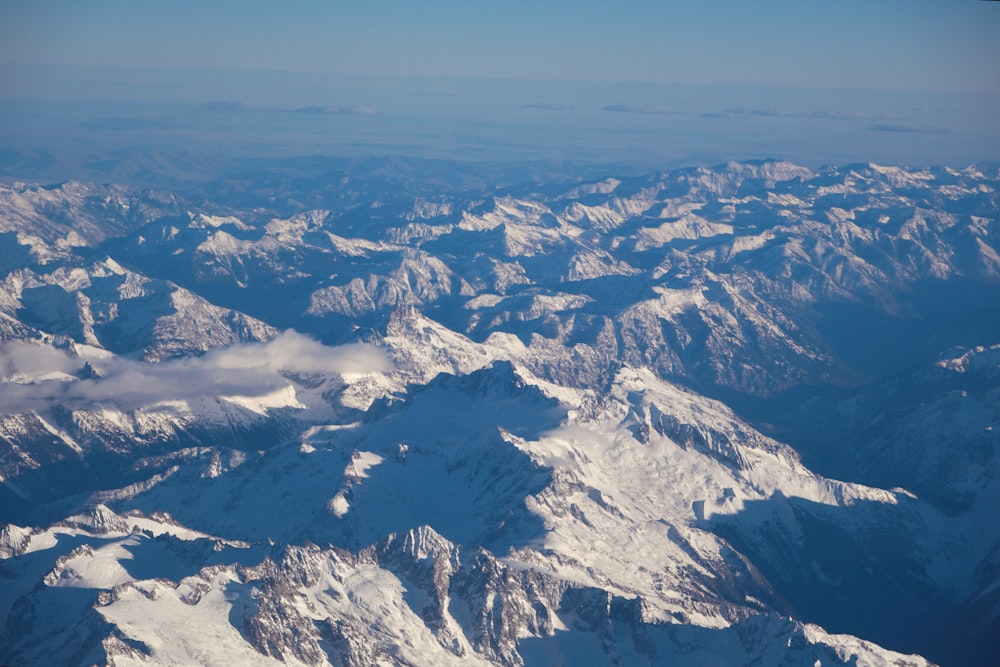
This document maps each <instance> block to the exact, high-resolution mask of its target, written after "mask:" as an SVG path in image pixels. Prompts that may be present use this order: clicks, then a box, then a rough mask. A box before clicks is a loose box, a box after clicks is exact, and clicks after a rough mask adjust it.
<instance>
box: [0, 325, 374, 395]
mask: <svg viewBox="0 0 1000 667" xmlns="http://www.w3.org/2000/svg"><path fill="white" fill-rule="evenodd" d="M86 361H90V362H91V363H92V364H93V365H94V366H95V368H97V370H98V372H99V373H100V374H101V377H100V378H98V379H84V380H74V381H71V382H65V381H62V382H60V381H56V380H54V379H49V378H54V377H62V378H63V379H66V374H69V375H73V374H75V373H76V372H77V371H79V370H80V369H81V368H82V367H83V364H84V363H85V362H86ZM388 368H389V361H388V357H387V355H386V354H385V353H384V352H382V351H381V350H379V349H377V348H375V347H372V346H371V345H362V344H356V345H344V346H340V347H327V346H325V345H322V344H320V343H318V342H316V341H314V340H313V339H311V338H309V337H307V336H304V335H302V334H299V333H296V332H294V331H286V332H285V333H283V334H281V335H280V336H278V337H277V338H275V339H274V340H272V341H270V342H267V343H250V344H246V345H234V346H232V347H228V348H224V349H220V350H214V351H212V352H209V353H207V354H205V355H204V356H200V357H191V358H187V359H179V360H173V361H166V362H163V363H159V364H149V363H144V362H141V361H135V360H132V359H126V358H123V357H96V356H95V357H91V356H88V355H85V354H84V355H81V356H74V355H71V354H69V353H67V352H64V351H62V350H58V349H56V348H53V347H51V346H46V345H38V344H34V343H28V342H22V341H14V342H9V343H5V344H4V345H2V346H0V372H2V374H3V377H4V381H3V382H0V413H3V414H13V413H17V412H26V411H30V410H41V409H45V408H48V407H51V406H53V405H57V404H67V405H70V406H77V405H81V404H82V405H85V404H88V403H95V402H96V403H112V404H114V405H115V406H117V407H120V408H126V409H128V408H137V407H141V406H144V405H151V404H155V403H159V402H162V401H177V400H189V399H195V398H201V397H215V396H227V395H240V396H263V395H265V394H268V393H270V392H272V391H274V390H275V389H278V388H280V387H282V386H285V385H287V384H288V383H289V380H288V379H286V378H285V377H283V376H282V372H292V373H320V374H324V375H340V374H344V373H352V374H353V373H367V372H373V371H384V370H387V369H388Z"/></svg>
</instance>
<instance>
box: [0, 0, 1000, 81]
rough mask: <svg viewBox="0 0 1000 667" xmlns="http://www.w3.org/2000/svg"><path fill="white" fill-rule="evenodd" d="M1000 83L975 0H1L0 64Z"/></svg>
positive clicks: (988, 15)
mask: <svg viewBox="0 0 1000 667" xmlns="http://www.w3.org/2000/svg"><path fill="white" fill-rule="evenodd" d="M15 63H16V64H31V65H77V66H79V65H82V66H101V67H112V68H115V67H155V68H199V69H239V70H258V69H268V70H287V71H295V72H312V73H338V74H387V75H400V76H408V77H409V76H419V77H468V78H513V79H525V78H526V79H551V80H561V79H566V80H602V81H656V82H679V83H711V84H750V85H761V84H763V85H781V86H808V87H818V88H862V89H890V90H921V91H967V92H993V93H997V92H1000V74H998V69H997V66H998V64H1000V3H997V2H983V1H981V0H936V1H935V0H822V1H820V0H794V1H793V0H775V1H771V2H755V1H748V0H741V1H738V2H737V1H733V0H707V1H702V2H693V1H691V2H669V1H665V0H660V1H653V0H624V1H620V2H617V3H610V2H597V1H594V0H575V1H572V2H571V1H567V0H548V1H546V2H540V1H537V0H536V1H534V2H532V1H527V0H507V1H505V2H502V3H499V2H493V3H488V2H480V1H477V0H428V1H423V2H421V1H419V0H367V1H365V2H361V1H357V2H341V1H336V0H333V1H330V0H327V1H324V2H305V1H300V2H282V3H277V2H271V1H261V0H241V1H239V2H235V1H231V0H215V1H212V2H204V1H202V2H191V1H188V0H174V1H171V2H145V1H138V0H128V1H123V0H95V1H92V2H82V1H80V0H72V1H70V0H34V1H32V2H16V1H12V0H0V64H15Z"/></svg>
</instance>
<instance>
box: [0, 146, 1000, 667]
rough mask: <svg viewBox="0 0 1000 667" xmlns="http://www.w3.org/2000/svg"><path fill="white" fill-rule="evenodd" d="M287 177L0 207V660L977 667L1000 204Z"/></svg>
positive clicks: (611, 183)
mask: <svg viewBox="0 0 1000 667" xmlns="http://www.w3.org/2000/svg"><path fill="white" fill-rule="evenodd" d="M290 164H291V163H289V164H286V166H285V168H282V169H275V168H274V167H273V165H272V166H270V167H267V168H263V167H260V168H256V169H255V168H252V167H247V169H246V171H245V173H243V174H242V175H241V176H239V177H236V176H234V177H227V178H225V179H221V180H211V181H210V180H206V181H203V182H199V183H197V184H190V185H188V186H186V187H184V188H177V189H150V188H143V187H137V186H126V185H98V184H93V183H84V182H72V181H71V182H65V183H61V184H58V185H40V184H35V183H22V182H17V183H10V184H7V185H3V186H0V340H2V343H0V375H2V380H3V381H2V382H0V413H2V414H0V481H2V485H0V524H4V525H3V527H2V528H0V664H12V665H43V664H44V665H49V664H67V665H71V664H116V665H126V664H127V665H131V664H163V665H175V664H223V663H225V664H247V665H251V664H260V665H270V664H280V663H283V664H309V665H336V666H338V667H340V666H343V665H357V666H362V665H383V664H384V665H428V664H434V665H447V664H470V665H477V664H483V665H504V666H510V667H513V666H520V665H559V664H565V665H661V664H662V665H667V664H670V665H674V664H678V665H714V664H717V665H734V664H759V665H772V664H795V665H813V664H823V665H827V664H859V665H922V664H928V661H931V662H934V663H940V664H944V665H977V664H978V665H988V664H992V661H993V658H994V656H995V655H996V653H997V651H998V650H1000V640H998V638H1000V521H997V514H996V508H997V507H998V504H997V503H998V501H1000V474H998V473H1000V459H998V452H1000V435H998V434H1000V226H998V216H1000V195H998V190H1000V169H997V168H996V167H995V166H994V167H985V166H983V167H978V168H977V167H968V168H964V169H951V168H947V167H935V168H927V169H909V168H899V167H886V166H879V165H875V164H853V165H846V166H840V167H826V168H823V169H820V170H812V169H808V168H805V167H801V166H797V165H794V164H790V163H786V162H779V161H759V162H744V163H729V164H725V165H720V166H718V167H714V168H692V169H683V170H676V171H669V172H663V173H655V174H648V175H643V176H621V175H619V176H617V177H616V176H609V175H601V176H598V177H594V178H590V177H588V178H583V179H581V178H578V179H573V180H570V179H569V178H568V177H567V178H562V177H559V178H557V177H554V176H553V174H558V173H560V172H559V171H558V169H556V168H555V167H553V165H548V166H547V167H545V168H544V169H542V168H541V167H539V168H538V170H537V171H535V172H531V168H530V167H529V168H528V171H527V172H525V171H517V170H514V169H513V168H511V169H510V170H508V171H506V172H503V171H499V172H498V171H495V170H494V171H491V170H490V169H487V168H486V167H481V168H473V167H470V166H468V165H450V164H449V163H445V162H429V161H427V162H425V161H420V160H415V159H385V160H374V159H372V160H346V161H341V162H340V163H337V164H331V163H326V162H322V161H317V162H316V164H311V165H309V164H306V163H304V162H299V163H296V165H297V166H296V167H295V168H292V167H291V166H289V165H290ZM536 167H538V165H536ZM477 169H478V171H477ZM553 169H555V171H553ZM532 174H534V175H532ZM543 175H545V177H543ZM489 183H493V185H488V184H489ZM2 619H5V620H2ZM920 656H923V657H920Z"/></svg>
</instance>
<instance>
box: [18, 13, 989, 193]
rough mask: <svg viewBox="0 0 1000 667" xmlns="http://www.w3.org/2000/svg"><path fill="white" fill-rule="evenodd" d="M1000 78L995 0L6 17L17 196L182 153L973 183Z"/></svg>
mask: <svg viewBox="0 0 1000 667" xmlns="http://www.w3.org/2000/svg"><path fill="white" fill-rule="evenodd" d="M998 63H1000V2H992V1H984V0H823V1H819V0H770V1H749V0H740V1H738V2H737V1H734V0H704V1H701V2H694V1H688V2H677V1H673V2H671V1H668V0H655V1H654V0H620V1H619V2H616V3H610V2H606V1H600V2H599V1H597V0H574V1H572V2H570V1H568V0H546V1H541V0H532V1H529V0H507V1H505V2H502V3H500V2H485V1H483V0H422V1H421V0H366V1H364V2H361V1H352V2H346V1H341V0H324V1H323V2H318V1H314V0H299V1H297V2H296V1H293V0H289V1H286V2H281V3H278V2H273V1H271V0H267V1H264V0H240V1H234V0H213V1H212V2H205V1H203V0H202V1H198V2H193V1H191V0H171V1H170V2H154V1H151V0H127V1H126V0H87V1H84V0H33V1H32V2H22V1H12V0H0V178H13V179H17V178H28V179H46V180H61V179H66V178H85V179H100V180H104V179H111V178H114V179H118V178H126V177H130V176H129V174H135V173H136V172H135V170H136V169H137V168H138V167H135V164H133V166H132V167H129V168H128V169H125V170H124V171H123V170H122V169H121V168H119V167H117V166H115V165H121V164H122V163H123V160H124V158H125V157H126V156H129V155H130V156H133V157H139V158H142V159H143V160H146V159H147V158H150V159H152V157H151V156H159V157H163V156H165V155H166V154H167V153H173V154H174V157H173V158H172V159H171V160H170V163H171V164H172V165H178V164H181V163H185V164H191V165H195V161H193V160H190V159H189V157H188V156H189V155H192V154H195V153H197V154H198V155H200V156H202V157H205V158H212V159H214V158H217V157H219V156H223V157H225V158H227V159H243V158H254V157H260V158H276V157H277V158H284V157H294V156H301V155H324V156H340V157H378V156H385V155H406V156H415V157H425V158H427V157H429V158H444V159H460V160H475V161H504V162H514V161H522V162H523V161H531V160H554V161H561V160H569V161H574V162H578V163H587V164H593V165H597V164H598V163H600V164H604V165H609V164H617V165H632V166H633V167H635V168H636V169H643V170H645V169H660V168H673V167H680V166H691V165H706V164H718V163H719V162H724V161H726V160H730V159H734V160H743V159H758V158H767V157H773V158H781V159H788V160H792V161H794V162H798V163H800V164H804V165H807V166H821V165H823V164H845V163H848V162H855V161H867V160H875V161H881V162H884V163H889V164H900V165H910V166H913V165H925V164H953V165H968V164H971V163H975V162H984V161H994V160H997V159H1000V124H998V122H997V120H996V119H997V118H1000V69H998V67H997V64H998ZM159 157H156V159H159ZM153 161H155V160H153ZM147 162H148V160H147ZM206 164H208V163H206ZM46 165H48V166H46ZM99 165H105V166H103V167H102V166H99ZM147 166H148V165H147ZM129 170H131V171H129ZM163 171H164V170H163V169H159V170H158V173H161V172H163ZM195 171H196V170H194V167H192V169H191V170H188V169H187V168H186V167H185V168H184V173H182V174H180V176H178V177H179V178H181V179H182V180H184V179H189V178H196V177H197V178H202V177H207V176H208V175H209V172H208V171H206V172H205V173H201V175H200V176H199V175H198V174H195ZM199 173H200V172H199ZM216 175H218V174H216ZM136 178H138V177H137V176H136Z"/></svg>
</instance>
